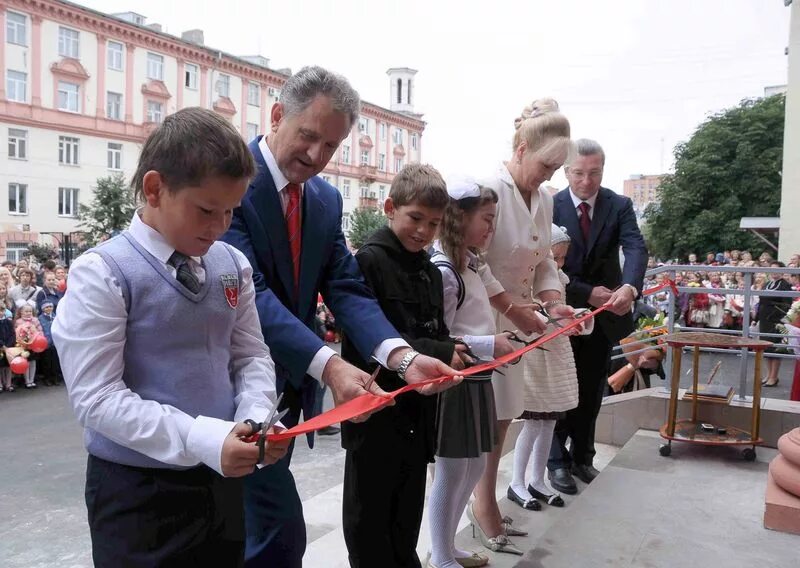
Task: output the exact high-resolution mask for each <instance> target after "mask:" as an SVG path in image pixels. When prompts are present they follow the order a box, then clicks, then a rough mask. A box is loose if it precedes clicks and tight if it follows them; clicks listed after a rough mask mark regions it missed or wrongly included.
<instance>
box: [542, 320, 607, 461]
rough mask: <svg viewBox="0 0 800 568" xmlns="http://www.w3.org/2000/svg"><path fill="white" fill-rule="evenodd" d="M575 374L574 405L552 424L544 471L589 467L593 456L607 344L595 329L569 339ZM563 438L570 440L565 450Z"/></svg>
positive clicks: (605, 367) (600, 331)
mask: <svg viewBox="0 0 800 568" xmlns="http://www.w3.org/2000/svg"><path fill="white" fill-rule="evenodd" d="M570 342H571V343H572V353H573V354H574V355H575V367H576V368H577V371H578V406H577V407H576V408H573V409H572V410H568V411H567V415H566V417H565V418H563V419H561V420H559V421H557V422H556V428H555V431H554V432H553V443H552V444H551V446H550V459H549V460H548V462H547V467H548V469H550V470H551V471H552V470H555V469H559V468H569V467H570V465H571V464H573V463H574V464H576V465H592V461H593V460H594V456H595V453H596V452H595V449H594V430H595V422H597V415H598V414H599V413H600V406H601V405H602V403H603V392H604V391H605V385H606V381H607V380H608V365H609V357H610V356H611V341H609V339H608V338H607V337H606V335H605V334H604V333H603V330H602V329H601V328H599V327H595V331H594V332H593V333H592V334H591V335H588V336H577V337H570ZM567 438H569V439H570V440H571V441H572V444H571V446H570V449H569V451H568V450H567Z"/></svg>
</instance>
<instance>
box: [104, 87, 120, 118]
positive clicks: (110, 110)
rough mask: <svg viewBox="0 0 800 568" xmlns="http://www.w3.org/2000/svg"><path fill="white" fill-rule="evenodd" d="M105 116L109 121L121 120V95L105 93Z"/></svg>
mask: <svg viewBox="0 0 800 568" xmlns="http://www.w3.org/2000/svg"><path fill="white" fill-rule="evenodd" d="M106 116H107V117H108V118H110V119H111V120H122V95H121V94H120V93H112V92H111V91H108V92H107V93H106Z"/></svg>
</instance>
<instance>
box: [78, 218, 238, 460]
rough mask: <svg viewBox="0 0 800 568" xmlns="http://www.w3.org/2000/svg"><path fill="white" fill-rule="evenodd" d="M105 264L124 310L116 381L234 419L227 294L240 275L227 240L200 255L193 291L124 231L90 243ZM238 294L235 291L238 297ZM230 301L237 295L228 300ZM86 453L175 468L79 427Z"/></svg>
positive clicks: (151, 396) (193, 412) (231, 314)
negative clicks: (199, 277)
mask: <svg viewBox="0 0 800 568" xmlns="http://www.w3.org/2000/svg"><path fill="white" fill-rule="evenodd" d="M92 252H95V253H97V254H99V255H100V256H101V257H102V258H103V260H104V261H105V262H106V264H107V265H108V266H109V268H110V269H111V272H112V274H113V275H114V277H115V278H116V280H117V282H119V285H120V287H121V288H122V293H123V297H124V298H125V305H126V306H127V309H128V322H127V327H126V330H125V332H126V339H125V352H124V363H125V369H124V371H123V374H122V380H123V381H125V384H126V385H127V387H128V388H129V389H130V390H131V391H133V392H135V393H137V394H138V395H139V396H141V397H142V398H143V399H147V400H154V401H156V402H159V403H162V404H169V405H171V406H174V407H175V408H178V409H180V410H182V411H183V412H185V413H186V414H188V415H190V416H192V417H193V418H196V417H197V416H198V415H203V416H209V417H213V418H219V419H222V420H232V419H233V415H234V412H235V408H234V402H233V399H234V390H233V380H232V377H231V373H230V370H229V363H230V352H231V334H232V332H233V327H234V324H235V322H236V310H235V309H234V307H232V306H231V305H230V303H229V301H228V299H227V298H226V286H225V285H226V284H227V286H228V290H227V294H229V295H231V296H232V290H231V287H232V286H233V285H234V284H235V287H236V292H237V294H238V289H239V286H240V285H241V280H242V275H241V269H240V267H239V264H238V262H237V261H236V258H235V257H234V254H233V251H232V250H231V249H230V247H229V245H226V244H224V243H221V242H216V243H214V244H213V245H212V246H211V248H210V249H209V251H208V253H207V254H206V255H205V256H204V257H203V266H204V268H205V271H206V279H205V283H204V284H203V286H202V287H201V289H200V291H199V292H198V293H197V294H192V293H191V292H190V291H189V290H188V289H186V288H185V287H184V286H183V285H182V284H180V283H179V282H178V281H177V280H176V279H175V277H174V276H172V274H170V273H169V272H168V271H167V269H166V268H164V267H163V266H162V265H161V262H160V261H158V260H157V259H156V258H155V257H154V256H153V255H151V254H150V253H149V252H147V251H146V250H144V248H142V246H141V245H140V244H139V243H138V242H136V239H134V238H133V237H132V236H131V235H130V233H128V232H127V231H125V232H124V233H122V234H121V235H118V236H117V237H114V238H113V239H110V240H108V241H106V242H105V243H103V244H101V245H99V246H97V247H96V248H94V249H92ZM236 297H237V298H238V295H237V296H236ZM232 303H233V304H234V306H235V305H236V301H232ZM84 443H85V444H86V449H87V450H88V451H89V453H90V454H92V455H94V456H97V457H99V458H102V459H105V460H108V461H112V462H116V463H120V464H124V465H131V466H137V467H154V468H173V469H181V468H178V467H177V466H172V465H168V464H165V463H162V462H159V461H157V460H154V459H152V458H149V457H147V456H145V455H143V454H141V453H139V452H136V451H134V450H131V449H130V448H127V447H125V446H122V445H120V444H117V443H115V442H112V441H111V440H109V439H108V438H106V437H105V436H103V435H101V434H99V433H98V432H95V431H94V430H92V429H90V428H86V430H85V431H84Z"/></svg>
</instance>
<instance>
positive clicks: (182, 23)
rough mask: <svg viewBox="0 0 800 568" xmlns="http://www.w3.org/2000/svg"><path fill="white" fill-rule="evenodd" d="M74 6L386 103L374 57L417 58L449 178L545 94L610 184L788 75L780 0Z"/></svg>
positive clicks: (424, 105)
mask: <svg viewBox="0 0 800 568" xmlns="http://www.w3.org/2000/svg"><path fill="white" fill-rule="evenodd" d="M80 3H82V4H84V5H87V6H90V7H92V8H94V9H96V10H100V11H103V12H107V13H112V12H122V11H128V10H134V11H136V12H138V13H140V14H143V15H144V16H146V17H147V18H148V23H160V24H162V26H164V31H166V32H168V33H172V34H175V35H180V33H181V32H182V31H183V30H187V29H192V28H200V29H202V30H203V31H204V32H205V41H206V45H208V46H210V47H213V48H216V49H220V50H222V51H225V52H228V53H231V54H236V55H251V54H261V55H264V56H265V57H268V58H269V59H270V60H271V64H270V65H271V66H272V67H274V68H280V67H290V68H292V69H293V70H297V69H299V68H300V67H302V66H303V65H309V64H318V65H322V66H324V67H328V68H330V69H333V70H335V71H337V72H340V73H342V74H344V75H345V76H346V77H348V79H350V81H351V82H352V84H353V85H354V86H355V87H356V89H358V91H359V92H360V93H361V96H362V98H363V99H365V100H368V101H370V102H373V103H376V104H379V105H382V106H386V107H388V106H389V81H388V78H387V76H386V75H385V72H386V69H388V68H389V67H412V68H414V69H417V70H419V73H418V74H417V77H416V93H415V97H416V100H415V107H416V108H415V110H416V111H417V112H421V113H424V115H425V116H424V120H425V121H426V122H427V128H426V130H425V133H424V135H423V138H422V140H423V142H422V151H423V160H424V161H426V162H429V163H431V164H433V165H434V166H436V167H438V168H439V169H440V170H441V171H442V172H443V173H444V174H445V175H447V174H452V173H467V174H473V175H481V174H484V173H488V172H490V171H491V170H492V168H494V167H495V165H496V164H497V163H498V162H499V161H500V160H503V159H506V158H507V157H508V156H509V155H510V152H511V144H510V140H511V137H512V134H513V121H514V118H515V117H516V116H517V115H518V114H519V112H520V111H521V110H522V108H523V107H524V106H525V105H526V104H528V103H530V102H531V101H532V100H534V99H535V98H538V97H542V96H552V97H554V98H556V100H558V102H559V103H560V105H561V109H562V111H563V112H564V113H565V114H566V115H567V117H568V118H569V119H570V122H571V124H572V132H573V136H574V137H575V138H580V137H588V138H594V139H596V140H598V141H599V142H600V143H601V144H602V145H603V146H604V148H605V150H606V154H607V156H608V162H607V164H606V173H605V177H604V180H603V182H604V183H603V185H605V186H608V187H611V188H612V189H615V190H617V191H620V192H621V191H622V181H623V180H624V179H626V178H628V177H629V176H630V175H631V174H637V173H645V174H647V173H660V172H662V171H664V170H667V171H669V170H671V168H672V166H673V160H672V149H673V147H674V146H675V144H677V143H679V142H680V141H683V140H686V139H687V138H688V137H689V136H690V135H691V133H692V132H693V131H694V129H695V128H696V127H697V125H698V124H699V123H700V122H702V121H703V120H704V119H705V118H706V117H707V116H708V115H709V114H711V113H714V112H717V111H719V110H721V109H724V108H727V107H730V106H734V105H736V104H737V103H738V102H739V101H740V100H741V99H743V98H748V97H758V96H763V93H764V87H766V86H770V85H780V84H785V83H786V63H787V62H786V56H785V55H784V49H785V47H786V45H787V44H788V34H789V11H790V9H789V8H786V7H784V5H783V0H669V1H666V0H665V1H656V0H613V1H612V0H605V1H597V0H549V1H547V2H543V1H540V0H493V1H492V2H487V1H480V2H472V1H467V0H458V1H446V2H445V1H437V0H406V1H403V2H390V1H384V0H361V1H356V0H335V1H334V0H282V1H275V0H227V1H220V0H216V1H209V0H192V1H184V0H169V1H164V0H136V1H135V2H134V1H133V0H82V1H81V2H80ZM797 9H800V7H798V8H797ZM553 184H554V185H556V186H558V187H562V186H563V185H564V184H565V182H564V178H563V173H562V172H561V171H560V172H559V173H558V174H557V175H556V177H555V178H554V179H553Z"/></svg>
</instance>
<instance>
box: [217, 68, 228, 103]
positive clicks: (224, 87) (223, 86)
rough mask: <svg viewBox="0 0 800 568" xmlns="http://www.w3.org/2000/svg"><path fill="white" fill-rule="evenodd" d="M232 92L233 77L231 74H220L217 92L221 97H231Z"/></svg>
mask: <svg viewBox="0 0 800 568" xmlns="http://www.w3.org/2000/svg"><path fill="white" fill-rule="evenodd" d="M230 93H231V77H230V75H223V74H222V73H220V74H219V79H217V94H218V95H219V96H220V97H230Z"/></svg>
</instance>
